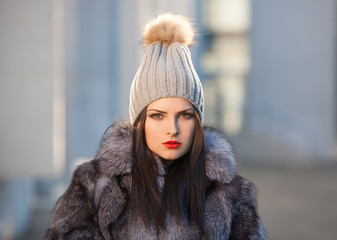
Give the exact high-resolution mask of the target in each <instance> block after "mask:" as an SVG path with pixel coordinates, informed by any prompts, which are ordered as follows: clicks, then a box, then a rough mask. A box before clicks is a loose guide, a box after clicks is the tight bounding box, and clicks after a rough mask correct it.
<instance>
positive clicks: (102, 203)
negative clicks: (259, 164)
mask: <svg viewBox="0 0 337 240" xmlns="http://www.w3.org/2000/svg"><path fill="white" fill-rule="evenodd" d="M205 137H206V146H207V153H206V175H207V177H208V180H209V181H210V182H211V186H210V188H209V190H208V193H207V196H206V202H205V209H204V211H205V219H204V224H205V231H206V232H205V235H203V236H200V232H199V230H198V228H197V227H196V226H194V225H190V224H188V221H187V220H186V219H182V220H177V219H175V218H174V217H172V216H167V219H166V222H167V231H166V232H160V233H157V232H156V231H155V229H151V230H146V228H145V227H144V225H143V223H142V221H141V220H140V218H135V217H133V218H131V217H130V216H129V215H128V212H127V211H126V206H127V204H128V196H129V194H130V188H131V174H130V172H131V167H132V157H131V156H132V154H131V145H132V127H131V126H130V125H129V124H127V123H115V124H114V125H113V126H112V128H111V129H110V132H109V133H108V134H107V135H106V136H105V137H104V139H103V141H102V145H101V148H100V149H99V151H98V154H97V156H96V157H95V159H94V160H92V161H90V162H87V163H84V164H82V165H81V166H79V167H78V168H77V169H76V171H75V172H74V175H73V178H72V180H71V183H70V185H69V187H68V189H67V191H66V192H65V193H64V194H63V195H62V196H61V198H60V199H59V200H58V202H57V204H56V207H55V209H54V212H53V215H52V218H51V221H50V225H49V228H48V231H47V234H46V237H45V239H48V240H51V239H267V237H266V235H265V231H264V228H263V226H262V223H261V221H260V219H259V217H258V215H257V209H256V200H255V191H254V188H253V186H252V184H251V183H250V182H249V181H247V180H245V179H243V178H242V177H240V176H239V175H237V173H236V164H235V158H234V156H233V153H232V150H231V147H230V145H229V144H228V143H227V141H226V140H225V139H224V138H223V137H222V136H221V134H219V133H218V132H216V131H214V130H212V129H207V128H205ZM158 168H159V174H158V175H159V176H163V174H161V173H164V167H163V166H162V164H161V162H160V161H158ZM158 181H159V185H160V186H162V184H163V182H164V177H159V179H158Z"/></svg>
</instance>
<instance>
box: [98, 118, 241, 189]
mask: <svg viewBox="0 0 337 240" xmlns="http://www.w3.org/2000/svg"><path fill="white" fill-rule="evenodd" d="M204 130H205V138H206V148H207V150H206V175H207V177H208V178H209V180H211V181H219V182H222V183H229V182H231V181H232V179H233V178H234V177H235V175H236V163H235V157H234V154H233V152H232V148H231V146H230V144H229V143H228V142H227V141H226V139H225V138H224V137H223V136H222V135H221V133H219V132H217V131H216V130H214V129H212V128H204ZM95 159H96V160H97V164H98V166H99V168H100V170H101V171H102V172H103V173H105V174H106V175H108V176H118V175H125V174H129V173H130V172H131V167H132V126H131V125H130V123H129V122H115V123H114V124H113V125H112V126H111V127H110V128H109V129H108V130H107V133H106V134H105V135H104V137H103V139H102V142H101V147H100V149H99V151H98V154H97V156H96V158H95ZM159 168H161V167H160V166H159Z"/></svg>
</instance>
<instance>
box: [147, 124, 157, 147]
mask: <svg viewBox="0 0 337 240" xmlns="http://www.w3.org/2000/svg"><path fill="white" fill-rule="evenodd" d="M159 130H160V129H158V128H156V125H155V124H151V123H149V122H148V121H146V122H145V140H146V144H147V145H148V147H150V148H151V146H153V145H154V144H155V143H156V142H158V141H159V140H158V138H159V136H158V135H159V134H160V132H159Z"/></svg>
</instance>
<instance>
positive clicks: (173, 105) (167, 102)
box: [147, 98, 193, 111]
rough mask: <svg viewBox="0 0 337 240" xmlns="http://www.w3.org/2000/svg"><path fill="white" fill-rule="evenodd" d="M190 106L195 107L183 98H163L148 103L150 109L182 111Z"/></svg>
mask: <svg viewBox="0 0 337 240" xmlns="http://www.w3.org/2000/svg"><path fill="white" fill-rule="evenodd" d="M188 108H192V109H193V105H192V104H191V103H190V102H189V101H187V100H186V99H183V98H161V99H158V100H156V101H154V102H152V103H150V104H149V105H148V108H147V109H148V110H151V109H156V110H167V109H170V110H177V111H182V110H186V109H188Z"/></svg>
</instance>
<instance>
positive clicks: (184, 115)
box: [179, 113, 194, 119]
mask: <svg viewBox="0 0 337 240" xmlns="http://www.w3.org/2000/svg"><path fill="white" fill-rule="evenodd" d="M193 116H194V114H193V113H181V114H180V115H179V118H183V119H191V118H193Z"/></svg>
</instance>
